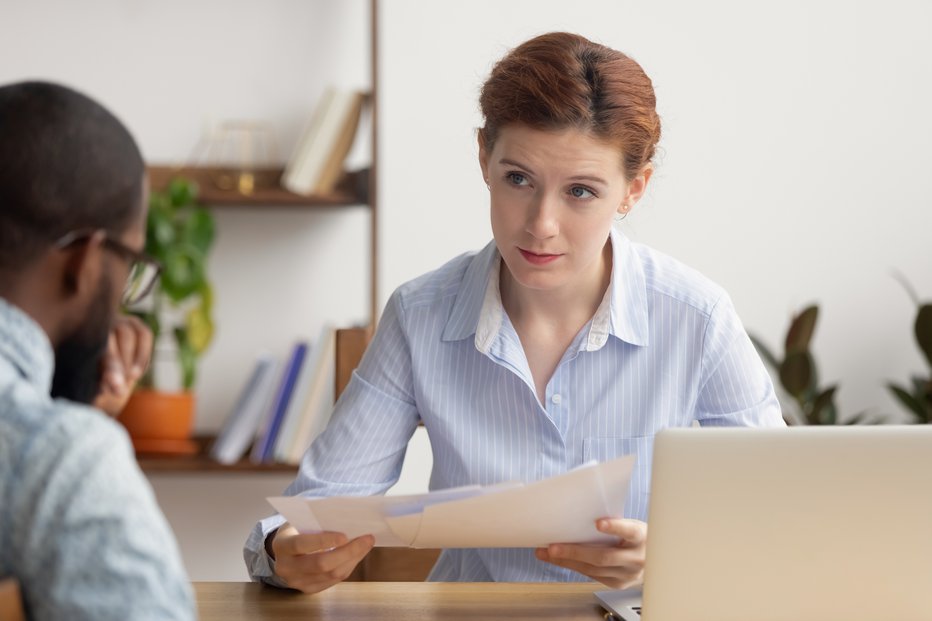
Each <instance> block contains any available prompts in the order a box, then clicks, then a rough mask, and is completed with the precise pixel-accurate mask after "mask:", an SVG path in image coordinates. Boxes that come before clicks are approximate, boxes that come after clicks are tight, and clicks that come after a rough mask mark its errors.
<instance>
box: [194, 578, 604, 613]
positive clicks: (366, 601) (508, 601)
mask: <svg viewBox="0 0 932 621" xmlns="http://www.w3.org/2000/svg"><path fill="white" fill-rule="evenodd" d="M604 588H605V587H604V586H602V585H600V584H596V583H582V584H579V583H577V584H565V583H534V584H514V583H501V582H499V583H495V582H488V583H486V582H343V583H340V584H338V585H336V586H334V587H332V588H330V589H328V590H326V591H324V592H322V593H317V594H314V595H303V594H300V593H295V592H292V591H282V590H279V589H273V588H270V587H265V586H262V585H260V584H256V583H248V582H195V583H194V591H195V594H196V598H197V606H198V611H199V613H200V618H201V621H219V620H221V619H222V620H223V621H238V620H239V619H260V620H261V619H276V620H282V619H284V620H287V619H296V620H297V619H301V621H310V620H314V619H334V620H336V619H339V620H340V621H373V620H379V621H420V620H422V619H423V620H428V621H429V620H431V619H436V620H437V621H456V620H461V619H465V620H469V621H497V620H498V619H509V620H511V621H521V620H526V621H541V620H550V621H558V620H559V621H563V620H573V621H576V620H579V621H599V620H600V619H602V609H601V608H600V607H599V606H598V604H596V600H595V597H594V596H593V595H592V593H593V591H598V590H601V589H604Z"/></svg>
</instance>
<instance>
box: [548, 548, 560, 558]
mask: <svg viewBox="0 0 932 621" xmlns="http://www.w3.org/2000/svg"><path fill="white" fill-rule="evenodd" d="M548 552H549V553H550V554H551V555H552V556H560V555H561V554H563V548H561V547H560V546H550V549H549V550H548Z"/></svg>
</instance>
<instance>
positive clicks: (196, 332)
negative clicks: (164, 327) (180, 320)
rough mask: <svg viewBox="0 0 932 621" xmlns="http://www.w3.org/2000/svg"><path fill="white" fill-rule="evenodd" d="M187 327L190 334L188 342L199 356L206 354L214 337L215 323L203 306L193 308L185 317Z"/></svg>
mask: <svg viewBox="0 0 932 621" xmlns="http://www.w3.org/2000/svg"><path fill="white" fill-rule="evenodd" d="M185 326H186V329H187V332H188V342H189V343H190V344H191V348H192V349H193V350H194V353H196V354H197V355H198V356H200V355H201V354H202V353H204V350H206V349H207V346H208V345H210V341H211V340H212V339H213V336H214V322H213V321H211V318H210V314H209V313H208V312H207V309H206V308H205V307H204V306H203V305H201V306H198V307H196V308H192V309H191V311H190V312H189V313H188V315H187V317H185Z"/></svg>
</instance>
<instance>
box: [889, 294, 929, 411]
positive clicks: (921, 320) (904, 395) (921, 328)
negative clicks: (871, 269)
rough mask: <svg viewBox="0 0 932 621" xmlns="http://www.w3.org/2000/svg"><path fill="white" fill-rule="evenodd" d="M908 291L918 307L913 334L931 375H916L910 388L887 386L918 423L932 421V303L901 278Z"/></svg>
mask: <svg viewBox="0 0 932 621" xmlns="http://www.w3.org/2000/svg"><path fill="white" fill-rule="evenodd" d="M900 282H901V283H902V284H903V286H904V288H905V289H906V292H907V293H909V295H910V297H911V298H912V299H913V302H915V304H916V307H917V308H918V310H917V312H916V321H915V322H914V324H913V334H914V335H915V337H916V344H917V345H918V346H919V350H920V351H922V353H923V355H924V356H925V358H926V362H928V363H929V367H930V371H929V377H922V376H920V375H914V376H913V377H912V378H911V379H912V381H911V385H910V388H906V387H904V386H900V385H898V384H894V383H893V382H888V383H887V388H888V389H889V390H890V392H891V393H892V394H893V396H894V397H895V398H896V399H897V400H898V401H899V402H900V403H901V404H902V405H903V406H904V407H905V408H906V409H907V411H909V413H910V414H912V415H913V416H914V417H915V421H916V422H918V423H932V303H926V304H922V303H921V302H920V301H919V296H917V295H916V292H915V291H914V290H913V288H912V287H911V286H910V285H909V283H908V282H907V281H906V279H905V278H900Z"/></svg>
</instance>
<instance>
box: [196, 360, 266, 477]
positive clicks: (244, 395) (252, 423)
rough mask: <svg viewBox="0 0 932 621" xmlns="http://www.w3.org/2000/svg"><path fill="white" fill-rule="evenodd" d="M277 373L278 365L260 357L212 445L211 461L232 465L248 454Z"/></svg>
mask: <svg viewBox="0 0 932 621" xmlns="http://www.w3.org/2000/svg"><path fill="white" fill-rule="evenodd" d="M277 371H278V363H277V362H276V360H275V359H274V358H273V357H272V356H270V355H268V354H262V355H260V356H259V358H258V360H257V361H256V364H255V366H254V367H253V370H252V373H251V374H250V376H249V379H248V381H247V382H246V384H245V386H243V389H242V390H241V391H240V394H239V397H238V398H237V400H236V404H235V405H234V406H233V410H232V411H231V412H230V414H229V416H227V419H226V421H225V422H224V424H223V427H222V428H221V429H220V433H219V434H218V435H217V439H216V440H215V441H214V443H213V446H211V449H210V456H211V458H213V459H214V460H216V461H218V462H220V463H221V464H227V465H229V464H233V463H236V462H237V461H239V460H240V459H242V458H243V456H244V455H245V454H246V453H247V452H248V451H249V447H250V445H251V444H252V443H253V440H254V439H255V437H256V430H257V429H258V428H259V425H260V424H261V423H262V416H263V414H265V413H266V411H267V410H268V407H269V402H270V401H271V399H272V394H273V391H274V389H275V381H276V379H277V378H278V372H277Z"/></svg>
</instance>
